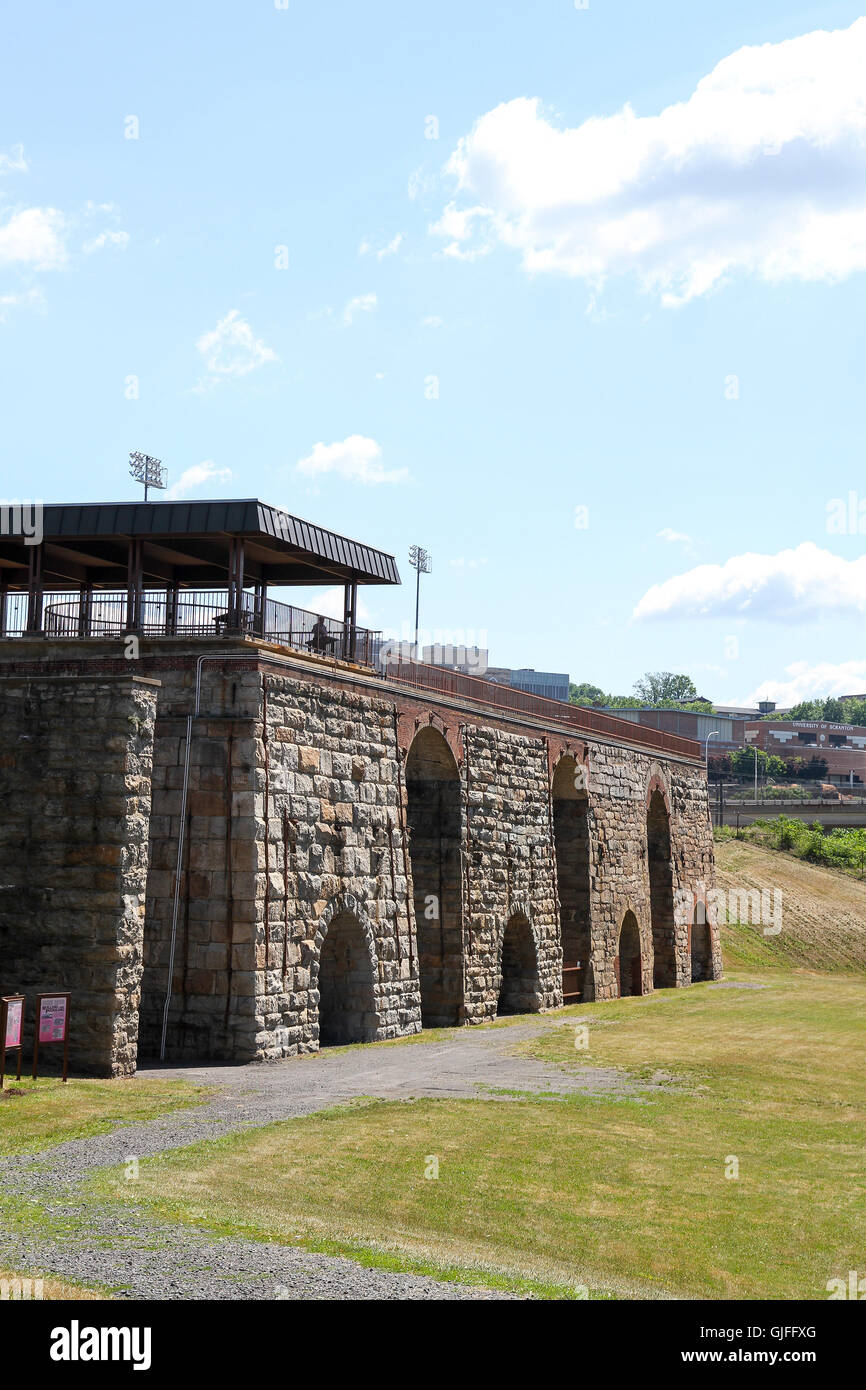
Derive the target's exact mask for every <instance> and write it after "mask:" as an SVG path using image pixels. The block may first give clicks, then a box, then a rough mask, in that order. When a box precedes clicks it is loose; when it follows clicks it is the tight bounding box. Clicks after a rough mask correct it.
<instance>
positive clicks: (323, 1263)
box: [0, 1017, 652, 1299]
mask: <svg viewBox="0 0 866 1390" xmlns="http://www.w3.org/2000/svg"><path fill="white" fill-rule="evenodd" d="M577 1021H578V1020H577V1019H576V1018H570V1019H569V1020H568V1021H567V1022H566V1021H565V1020H563V1019H561V1018H555V1017H546V1018H539V1019H536V1020H532V1021H531V1022H528V1023H519V1024H513V1025H511V1026H506V1027H503V1026H499V1027H497V1026H489V1027H487V1026H485V1027H481V1028H472V1029H455V1030H454V1031H453V1032H452V1033H449V1034H448V1035H447V1036H446V1037H445V1038H444V1039H442V1040H439V1039H437V1040H436V1041H435V1042H418V1043H410V1044H402V1045H397V1046H393V1045H388V1044H378V1045H376V1044H372V1045H371V1044H367V1045H366V1046H363V1047H356V1048H346V1049H340V1050H336V1051H333V1050H329V1051H325V1052H323V1053H320V1054H318V1055H316V1056H310V1057H304V1058H297V1059H293V1060H290V1061H286V1062H278V1063H274V1064H271V1065H250V1066H194V1067H187V1068H183V1069H177V1068H147V1067H145V1068H143V1069H142V1071H141V1072H140V1074H141V1075H144V1076H163V1077H176V1076H183V1077H185V1078H186V1079H187V1080H190V1081H193V1082H199V1083H204V1084H207V1085H210V1086H213V1087H214V1088H215V1089H214V1094H213V1099H212V1100H210V1101H209V1102H208V1103H207V1104H206V1105H204V1106H200V1107H198V1108H197V1109H195V1110H189V1111H180V1112H177V1113H175V1114H171V1115H164V1116H161V1117H159V1118H158V1119H155V1120H150V1121H148V1122H146V1123H143V1124H138V1125H134V1126H127V1127H125V1128H121V1129H116V1130H113V1131H112V1132H111V1133H110V1134H104V1135H98V1136H96V1137H94V1138H91V1139H77V1140H72V1141H70V1142H69V1143H67V1144H61V1145H58V1146H57V1147H55V1148H52V1149H50V1150H46V1151H45V1152H44V1153H43V1154H41V1155H34V1154H24V1155H19V1156H17V1157H15V1158H7V1159H4V1160H3V1161H2V1162H0V1181H2V1184H3V1190H4V1192H5V1193H6V1194H16V1195H17V1196H19V1197H22V1198H24V1199H30V1200H33V1201H36V1202H38V1203H39V1204H40V1206H41V1207H42V1208H43V1209H44V1210H46V1211H47V1212H48V1214H49V1217H50V1219H51V1222H52V1228H53V1229H52V1230H51V1231H49V1230H47V1229H45V1228H44V1227H42V1226H40V1225H39V1224H38V1223H37V1222H34V1224H33V1227H32V1230H31V1232H30V1233H29V1234H28V1235H27V1236H26V1238H23V1239H22V1237H21V1235H20V1234H16V1233H13V1232H2V1231H0V1266H2V1265H8V1266H10V1267H13V1268H19V1269H40V1268H43V1269H45V1270H50V1271H52V1272H55V1273H57V1274H60V1275H62V1276H65V1277H67V1278H72V1279H75V1280H77V1281H79V1282H80V1283H85V1284H86V1283H96V1284H103V1285H108V1286H109V1287H113V1288H118V1287H119V1288H120V1290H121V1292H120V1296H121V1297H124V1296H125V1297H128V1298H144V1299H201V1298H222V1299H261V1298H292V1299H297V1298H302V1299H303V1298H313V1299H316V1298H351V1299H355V1298H363V1299H377V1298H401V1299H403V1298H411V1299H415V1298H419V1299H428V1298H433V1299H440V1298H448V1299H453V1298H497V1297H501V1296H503V1295H499V1294H496V1293H492V1292H491V1291H489V1290H484V1289H477V1288H468V1287H466V1286H461V1285H458V1284H450V1283H442V1282H438V1281H436V1280H434V1279H431V1278H427V1277H426V1276H420V1275H410V1274H397V1273H391V1272H390V1271H387V1270H376V1269H366V1268H364V1267H363V1266H361V1265H359V1264H356V1263H354V1262H353V1261H351V1260H348V1259H343V1258H339V1257H336V1256H330V1255H317V1254H312V1253H311V1252H309V1251H305V1250H302V1249H296V1248H292V1247H287V1246H284V1245H276V1244H263V1243H261V1242H256V1241H242V1240H235V1239H221V1238H219V1237H216V1236H211V1235H209V1234H208V1233H207V1232H202V1231H198V1230H194V1229H192V1228H190V1227H188V1226H176V1227H175V1226H171V1225H168V1224H166V1223H163V1222H158V1221H155V1220H152V1219H150V1218H148V1217H146V1216H144V1215H141V1214H139V1213H138V1212H136V1211H135V1210H134V1209H132V1208H122V1209H120V1210H118V1208H116V1207H113V1206H109V1205H107V1204H106V1205H101V1204H94V1203H93V1202H92V1200H89V1199H88V1200H87V1201H85V1200H84V1198H83V1196H82V1194H81V1191H80V1185H81V1182H82V1180H83V1179H84V1178H85V1177H86V1176H87V1175H88V1174H89V1173H92V1172H93V1171H94V1170H96V1169H99V1168H103V1167H107V1166H119V1165H123V1164H125V1163H126V1162H127V1160H128V1159H129V1158H131V1157H136V1158H144V1157H147V1156H148V1155H151V1154H156V1153H160V1152H162V1151H164V1150H166V1149H173V1148H178V1147H182V1146H184V1145H187V1144H193V1143H196V1142H197V1141H198V1140H202V1139H214V1138H217V1137H218V1136H220V1135H223V1134H228V1133H231V1132H233V1131H237V1130H241V1129H245V1128H248V1127H250V1126H255V1125H264V1124H269V1123H271V1122H272V1121H275V1120H284V1119H290V1118H293V1117H295V1116H300V1115H309V1114H312V1113H313V1112H314V1111H317V1110H322V1109H326V1108H328V1107H329V1106H332V1105H336V1104H341V1103H344V1102H346V1101H350V1100H353V1099H357V1098H359V1097H364V1096H377V1097H383V1098H386V1099H389V1100H408V1099H410V1098H411V1097H418V1096H440V1097H445V1096H447V1097H471V1096H475V1097H478V1096H484V1097H487V1098H494V1099H501V1100H503V1101H507V1100H509V1099H510V1097H509V1096H508V1095H507V1094H502V1092H515V1091H518V1092H532V1093H539V1092H548V1093H554V1094H560V1095H566V1094H569V1093H584V1094H598V1095H602V1094H605V1095H610V1094H611V1093H617V1094H622V1095H625V1094H634V1092H635V1090H636V1089H637V1086H636V1085H632V1083H630V1082H629V1081H628V1080H627V1078H624V1077H623V1076H622V1074H621V1073H619V1072H615V1071H613V1070H608V1069H604V1068H583V1069H581V1071H580V1072H579V1073H577V1072H574V1073H570V1072H566V1071H563V1070H561V1069H560V1068H558V1067H555V1066H550V1065H546V1064H544V1063H541V1062H537V1061H534V1060H533V1059H531V1058H524V1057H516V1056H514V1049H515V1047H516V1046H517V1045H518V1044H519V1043H521V1042H523V1041H524V1040H525V1039H527V1038H529V1037H532V1036H533V1035H536V1034H538V1033H539V1032H543V1031H546V1030H550V1029H557V1028H561V1027H564V1026H567V1027H574V1024H575V1023H576V1022H577ZM640 1089H641V1090H647V1089H652V1088H651V1087H649V1086H647V1085H646V1084H645V1083H642V1084H641V1086H640ZM58 1228H63V1229H58Z"/></svg>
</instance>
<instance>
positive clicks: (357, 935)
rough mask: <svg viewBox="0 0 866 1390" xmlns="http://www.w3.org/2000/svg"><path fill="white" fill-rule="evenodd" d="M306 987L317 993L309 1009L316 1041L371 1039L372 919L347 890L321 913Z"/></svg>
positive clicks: (374, 1021) (375, 980)
mask: <svg viewBox="0 0 866 1390" xmlns="http://www.w3.org/2000/svg"><path fill="white" fill-rule="evenodd" d="M334 933H336V936H335V935H334ZM323 962H325V964H326V968H325V969H324V970H323V969H322V965H323ZM310 987H311V989H313V990H316V991H317V992H318V996H319V999H318V1004H317V1005H314V1006H313V1009H314V1013H315V1024H314V1026H315V1030H316V1032H317V1034H318V1038H319V1045H320V1046H321V1045H322V1043H325V1044H327V1043H337V1044H344V1043H353V1042H372V1041H373V1040H374V1039H375V1037H376V1036H377V1034H378V1032H379V1015H378V1007H379V959H378V956H377V953H376V944H375V938H374V935H373V927H372V923H371V922H370V919H369V917H368V916H367V913H366V912H365V911H364V908H363V907H362V905H361V903H360V902H359V901H358V899H357V898H356V897H354V895H353V894H351V893H339V894H337V895H336V897H334V898H332V899H331V901H330V902H329V903H328V905H327V907H326V908H325V910H324V912H323V913H322V915H321V917H320V918H319V925H318V930H317V931H316V936H315V939H314V942H313V951H312V958H311V960H310Z"/></svg>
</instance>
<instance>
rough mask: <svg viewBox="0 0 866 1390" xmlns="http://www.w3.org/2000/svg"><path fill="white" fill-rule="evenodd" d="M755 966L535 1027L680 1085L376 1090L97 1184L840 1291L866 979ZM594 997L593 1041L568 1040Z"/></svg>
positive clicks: (634, 1283)
mask: <svg viewBox="0 0 866 1390" xmlns="http://www.w3.org/2000/svg"><path fill="white" fill-rule="evenodd" d="M758 940H759V941H761V944H762V949H763V940H762V939H761V938H758ZM738 978H739V979H740V980H741V982H742V981H744V980H745V981H746V982H748V981H749V979H751V980H754V981H757V982H760V983H764V984H766V985H767V986H768V987H767V988H764V989H721V990H714V989H711V988H709V987H708V986H706V985H698V986H695V987H693V988H692V989H690V990H686V991H663V992H660V993H658V994H656V995H653V996H650V997H648V998H646V999H626V1000H621V1001H616V1002H612V1003H607V1004H596V1005H589V1006H583V1007H580V1008H575V1009H572V1010H565V1011H563V1013H562V1014H561V1015H560V1019H561V1022H562V1024H563V1026H562V1027H557V1028H553V1029H549V1028H545V1027H540V1028H539V1032H538V1036H537V1037H536V1038H534V1039H532V1040H531V1041H530V1042H529V1043H524V1044H521V1049H522V1050H526V1051H529V1052H531V1053H533V1054H534V1055H536V1056H538V1057H541V1058H544V1059H545V1060H547V1061H549V1062H556V1063H559V1064H560V1065H562V1066H565V1067H567V1068H573V1067H581V1066H584V1065H586V1064H591V1065H596V1066H598V1065H605V1066H613V1067H618V1068H622V1069H623V1070H624V1071H626V1072H628V1073H629V1074H631V1075H633V1076H636V1077H640V1078H644V1079H648V1078H649V1077H651V1076H652V1075H653V1074H654V1073H656V1072H659V1071H661V1072H666V1073H669V1074H670V1076H671V1078H672V1080H671V1082H670V1086H669V1089H666V1090H662V1091H659V1090H654V1091H646V1090H645V1091H643V1093H642V1094H641V1095H640V1096H639V1097H636V1098H633V1099H626V1100H623V1099H619V1100H616V1099H613V1098H604V1097H602V1098H592V1099H591V1098H583V1097H571V1098H568V1099H539V1098H528V1097H519V1098H516V1099H512V1100H502V1101H494V1100H490V1099H479V1100H465V1101H453V1100H443V1101H437V1100H418V1101H414V1102H409V1103H395V1102H381V1101H371V1102H367V1103H363V1104H356V1105H353V1106H350V1107H344V1108H341V1109H337V1110H332V1111H330V1112H327V1113H325V1114H321V1115H315V1116H311V1117H307V1118H304V1119H299V1120H293V1121H288V1122H285V1123H281V1124H276V1125H271V1126H268V1127H267V1128H264V1129H258V1130H253V1131H249V1132H246V1133H244V1134H241V1135H237V1136H232V1137H229V1138H227V1139H223V1140H219V1141H217V1142H212V1143H203V1144H198V1145H196V1146H193V1147H191V1148H187V1149H183V1150H178V1151H175V1152H173V1153H168V1154H165V1155H161V1156H160V1157H158V1158H154V1159H149V1160H146V1161H145V1162H143V1163H142V1165H141V1176H140V1180H139V1181H138V1182H137V1183H135V1184H132V1183H127V1182H125V1181H124V1179H123V1176H122V1175H121V1174H118V1173H117V1172H116V1171H114V1172H111V1173H105V1174H102V1175H100V1176H99V1177H98V1178H95V1179H94V1181H93V1186H94V1188H95V1190H96V1191H98V1192H100V1193H101V1194H102V1195H104V1196H106V1195H107V1196H110V1197H111V1198H113V1199H116V1200H119V1201H127V1202H137V1203H141V1204H142V1205H143V1206H144V1207H146V1208H147V1209H148V1210H151V1211H153V1212H156V1213H159V1214H162V1215H164V1216H166V1217H170V1218H177V1219H181V1220H184V1221H189V1222H192V1223H195V1224H199V1225H202V1226H206V1227H208V1228H210V1229H214V1230H218V1231H220V1232H223V1233H235V1234H242V1235H245V1236H253V1237H257V1238H261V1239H269V1240H280V1241H286V1242H296V1243H304V1244H309V1245H311V1246H313V1247H314V1248H318V1249H325V1250H334V1251H345V1252H347V1253H352V1254H354V1255H355V1257H356V1258H358V1257H362V1258H366V1259H371V1260H376V1261H378V1262H383V1263H385V1262H387V1263H391V1264H392V1265H393V1266H395V1267H405V1268H422V1269H429V1270H430V1271H431V1272H439V1273H441V1272H442V1271H447V1272H448V1273H450V1274H451V1275H452V1276H454V1275H455V1274H456V1275H457V1276H458V1277H467V1276H470V1275H471V1272H472V1271H475V1272H476V1274H479V1273H480V1274H481V1275H482V1276H484V1277H486V1278H487V1279H488V1281H491V1280H493V1281H495V1282H497V1283H500V1282H501V1283H503V1284H504V1285H505V1286H514V1287H519V1286H520V1283H521V1281H524V1282H525V1281H528V1283H529V1284H530V1285H531V1286H532V1287H534V1288H535V1289H536V1291H538V1292H541V1293H544V1292H547V1293H553V1292H557V1291H566V1290H568V1289H569V1288H570V1287H572V1288H573V1286H575V1285H586V1286H588V1287H589V1288H590V1290H591V1292H592V1294H593V1296H598V1295H601V1296H605V1295H607V1296H610V1295H613V1296H617V1295H621V1296H622V1295H624V1296H629V1295H630V1294H631V1295H638V1296H640V1295H647V1294H652V1293H658V1294H661V1295H664V1294H669V1295H675V1296H676V1295H679V1296H691V1297H701V1296H719V1297H730V1298H764V1297H769V1298H808V1297H816V1298H822V1297H826V1288H825V1286H826V1281H827V1280H828V1279H829V1278H832V1277H834V1276H837V1275H840V1274H846V1272H847V1271H848V1270H849V1269H862V1267H863V1260H864V1256H866V1192H864V1188H863V1185H862V1174H863V1160H864V1151H866V1079H864V1078H866V1068H864V1042H863V1025H862V1019H863V1017H864V1010H866V981H863V980H862V979H852V978H850V977H847V976H843V975H838V976H829V975H828V976H817V975H807V974H805V973H791V972H788V973H785V972H784V971H783V970H781V969H778V968H777V969H773V970H772V971H769V972H767V971H762V972H761V973H760V974H759V975H755V974H754V973H752V974H751V975H749V973H748V972H746V973H745V974H743V973H741V974H740V976H739V977H738ZM577 1019H581V1020H586V1021H587V1023H588V1025H589V1044H590V1045H589V1050H588V1051H576V1050H575V1046H574V1031H573V1027H572V1026H569V1025H570V1023H571V1022H572V1021H576V1020H577ZM359 1055H360V1053H359ZM431 1155H435V1156H436V1157H437V1158H438V1164H439V1176H438V1178H436V1179H431V1178H427V1177H425V1167H428V1162H429V1156H431ZM731 1156H733V1157H735V1158H736V1159H737V1160H738V1163H739V1176H738V1177H737V1178H736V1179H734V1178H726V1176H725V1171H726V1165H728V1166H729V1167H730V1162H729V1160H730V1157H731Z"/></svg>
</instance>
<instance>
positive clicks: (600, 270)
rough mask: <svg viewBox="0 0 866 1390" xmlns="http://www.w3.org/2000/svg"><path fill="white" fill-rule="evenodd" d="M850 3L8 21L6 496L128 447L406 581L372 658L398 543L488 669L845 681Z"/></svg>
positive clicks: (854, 203) (1, 61)
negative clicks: (292, 516) (378, 560)
mask: <svg viewBox="0 0 866 1390" xmlns="http://www.w3.org/2000/svg"><path fill="white" fill-rule="evenodd" d="M861 7H862V0H861V6H860V7H858V5H850V4H844V3H827V4H821V5H793V4H786V3H779V0H763V3H762V4H761V5H760V6H758V7H756V6H754V4H746V3H740V0H729V3H726V4H725V5H723V6H702V7H700V14H699V18H697V17H696V11H695V7H694V6H693V5H687V4H685V3H670V2H666V0H657V3H655V4H653V5H647V4H646V3H643V0H641V3H637V0H635V2H632V0H590V4H589V7H588V8H587V9H578V8H576V6H575V5H574V3H573V0H543V3H541V2H540V0H539V3H519V0H511V2H510V3H509V2H508V0H505V2H504V3H488V0H476V3H473V4H472V5H466V4H465V0H464V3H451V0H438V3H437V4H435V5H429V6H428V5H416V6H407V5H405V4H397V3H386V2H385V0H371V3H370V4H368V5H363V6H362V5H358V4H356V3H354V0H351V2H349V0H345V2H343V3H326V2H325V0H319V3H313V0H289V4H288V7H287V8H285V9H283V8H278V6H277V5H276V4H274V3H273V0H244V3H241V0H236V3H228V2H227V0H226V2H224V3H219V0H207V3H198V2H197V0H186V2H185V3H184V4H183V5H180V6H179V5H176V4H173V5H170V4H163V3H159V2H158V0H157V2H156V3H150V4H148V5H146V6H127V5H124V6H119V5H117V4H115V3H105V4H94V3H83V4H82V5H80V6H75V7H70V6H65V5H60V4H54V3H42V4H40V5H38V6H33V5H29V4H28V5H25V4H17V3H11V4H8V5H7V6H6V7H5V18H4V44H3V51H2V55H0V365H2V374H0V415H2V434H0V440H2V483H0V492H2V494H3V495H4V497H6V498H10V499H11V498H19V497H20V498H34V497H36V498H41V499H44V500H55V501H60V500H63V501H72V500H87V499H100V498H102V499H112V500H114V499H119V498H124V497H134V496H136V495H137V492H138V490H137V488H136V486H135V484H134V483H133V482H132V480H131V479H129V478H128V477H127V472H126V459H127V455H128V453H129V451H130V450H131V449H143V450H146V451H149V452H152V453H154V454H157V455H158V456H160V457H161V458H162V459H163V460H164V461H165V462H166V463H167V465H168V468H169V478H170V482H171V484H172V486H173V487H174V488H175V490H176V493H177V495H183V496H189V497H205V496H254V495H258V496H261V497H263V498H265V499H267V500H269V501H271V502H274V503H275V504H277V505H280V506H284V507H286V508H287V509H289V510H291V511H293V512H295V513H297V514H299V515H301V516H307V517H310V518H312V519H314V520H316V521H319V522H321V523H322V524H323V525H326V526H328V527H331V528H332V529H334V530H337V531H341V532H344V533H346V534H349V535H352V536H357V537H359V538H361V539H364V540H367V541H369V542H371V543H373V544H377V545H379V546H381V547H382V548H383V549H386V550H389V551H393V552H394V553H395V554H396V555H397V557H398V560H399V562H400V565H401V570H402V573H403V576H404V586H403V588H402V589H401V590H397V591H389V590H381V591H376V590H369V591H367V592H366V593H365V594H364V596H363V598H364V605H365V609H364V611H365V612H366V615H367V620H368V622H369V624H370V625H371V626H381V627H386V628H389V629H391V630H396V631H400V630H401V626H402V625H403V624H404V623H411V620H412V613H413V607H414V591H413V588H412V585H411V579H412V574H411V571H410V570H409V567H408V563H407V561H406V550H407V548H408V546H409V544H410V543H412V542H415V541H417V542H420V543H422V544H424V545H426V546H427V547H428V548H429V550H430V551H431V552H432V555H433V573H432V575H431V576H430V577H429V579H425V581H424V593H423V600H422V626H423V627H425V628H429V629H431V630H438V631H440V632H442V633H443V634H446V635H449V636H454V637H455V638H459V636H460V635H461V634H464V635H473V636H475V637H476V638H477V637H478V635H479V634H482V635H483V636H484V638H485V640H486V643H487V645H489V647H490V652H491V660H492V661H494V662H495V663H496V664H501V665H515V666H520V665H531V666H536V667H538V668H544V669H554V670H564V669H567V670H568V671H569V672H570V673H571V676H572V679H574V680H589V681H593V682H596V683H597V684H599V685H601V686H603V687H604V688H606V689H608V690H614V691H618V692H625V691H627V690H629V689H630V688H631V685H632V683H633V681H634V680H635V678H636V677H638V676H639V675H641V673H642V672H643V671H645V670H647V669H660V668H667V669H673V670H678V671H681V670H685V671H688V672H689V673H690V674H691V675H692V676H693V678H694V680H695V681H696V683H697V685H698V687H699V689H700V690H701V691H702V692H703V693H705V694H707V695H709V696H710V697H713V698H716V699H718V700H720V701H738V700H745V699H746V698H749V697H752V696H754V695H755V694H756V693H757V692H758V691H761V693H764V694H768V695H770V696H771V697H774V696H775V697H776V698H778V699H779V700H780V702H786V701H790V700H792V699H795V698H799V697H802V696H806V695H811V694H819V693H828V692H831V691H832V692H834V693H847V692H851V691H860V690H864V689H866V659H864V657H863V654H862V653H863V649H862V646H861V644H860V642H859V641H858V640H857V639H858V636H859V632H860V628H861V624H862V617H863V612H864V608H866V559H864V558H863V547H864V540H863V533H866V515H864V518H863V520H862V533H861V529H860V521H859V513H858V512H856V508H857V507H859V502H860V499H861V497H862V499H863V502H864V514H866V476H864V473H863V468H862V459H863V430H864V409H863V385H862V382H863V369H864V331H866V330H864V324H866V279H864V273H863V272H864V269H866V193H864V189H866V178H864V175H866V143H864V142H866V93H864V84H863V81H862V72H863V71H864V55H866V23H864V24H861V25H857V24H856V23H855V22H856V21H857V20H858V18H859V17H860V8H861ZM851 26H854V27H853V28H852V27H851ZM821 31H825V32H823V33H822V32H821ZM791 41H797V42H796V43H792V42H791ZM858 74H859V76H858ZM317 446H318V447H317ZM852 493H853V494H855V497H854V504H855V513H854V515H855V524H854V526H853V527H852V526H851V524H850V520H849V519H848V511H849V507H848V499H849V494H852ZM837 499H843V500H844V501H845V504H846V509H845V513H844V518H843V515H842V512H841V510H840V509H839V508H837V507H835V506H834V503H835V501H836V500H837ZM584 508H585V509H586V510H585V511H583V510H581V509H584ZM828 527H829V529H828ZM305 597H306V599H307V601H308V603H309V606H313V607H315V606H316V605H315V601H314V598H313V595H312V594H308V595H306V596H305Z"/></svg>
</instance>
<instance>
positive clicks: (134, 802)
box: [0, 668, 157, 1076]
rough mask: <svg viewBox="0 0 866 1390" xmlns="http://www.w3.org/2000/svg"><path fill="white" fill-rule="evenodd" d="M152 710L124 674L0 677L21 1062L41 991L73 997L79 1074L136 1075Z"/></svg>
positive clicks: (6, 929) (8, 932)
mask: <svg viewBox="0 0 866 1390" xmlns="http://www.w3.org/2000/svg"><path fill="white" fill-rule="evenodd" d="M156 704H157V684H156V683H155V682H154V681H151V680H147V679H139V678H136V677H134V676H130V675H129V674H126V675H122V676H118V675H110V674H93V675H90V676H88V675H84V676H78V677H75V678H69V677H63V676H59V677H53V676H50V675H49V676H44V675H34V676H28V677H23V676H11V675H5V674H3V672H2V668H0V728H2V730H3V741H2V752H0V808H2V814H0V992H2V993H3V994H11V993H19V992H20V993H23V994H26V996H27V1009H26V1019H27V1028H26V1032H25V1039H26V1051H25V1062H24V1065H25V1067H27V1066H28V1065H29V1062H30V1058H31V1056H32V1046H33V1022H34V1013H35V1000H36V995H37V994H39V993H48V992H49V991H51V990H64V991H65V990H70V991H71V992H72V995H73V1000H72V1015H71V1032H70V1050H69V1055H70V1065H71V1067H72V1069H73V1070H74V1071H77V1072H96V1073H98V1074H100V1075H104V1076H130V1075H132V1074H133V1073H134V1071H135V1066H136V1057H137V1052H138V1018H139V1003H140V997H141V979H142V967H143V955H142V948H143V938H144V914H145V888H146V883H147V869H148V837H149V830H150V794H151V765H152V757H153V732H154V722H155V716H156ZM60 1051H61V1049H59V1048H44V1049H43V1050H42V1053H41V1057H40V1069H41V1070H44V1071H50V1070H52V1069H54V1070H56V1069H57V1067H58V1065H59V1061H60V1057H59V1053H60Z"/></svg>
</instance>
